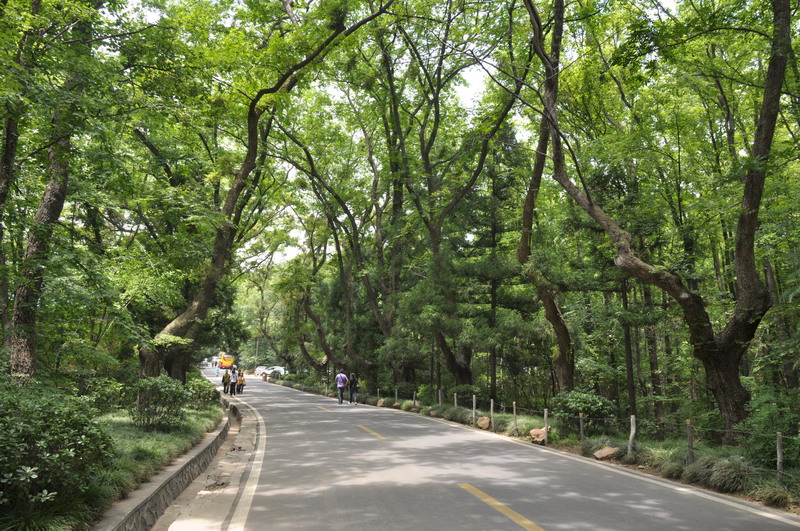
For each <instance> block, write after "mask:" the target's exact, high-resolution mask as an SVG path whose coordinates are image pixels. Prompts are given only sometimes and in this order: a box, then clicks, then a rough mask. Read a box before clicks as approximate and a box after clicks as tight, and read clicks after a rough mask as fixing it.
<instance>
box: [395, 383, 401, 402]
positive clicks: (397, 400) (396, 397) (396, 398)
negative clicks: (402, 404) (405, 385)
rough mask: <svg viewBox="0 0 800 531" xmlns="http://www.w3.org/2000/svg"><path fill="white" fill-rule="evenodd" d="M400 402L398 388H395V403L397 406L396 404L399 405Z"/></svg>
mask: <svg viewBox="0 0 800 531" xmlns="http://www.w3.org/2000/svg"><path fill="white" fill-rule="evenodd" d="M399 401H400V400H399V398H398V396H397V387H395V388H394V402H395V404H396V403H397V402H399Z"/></svg>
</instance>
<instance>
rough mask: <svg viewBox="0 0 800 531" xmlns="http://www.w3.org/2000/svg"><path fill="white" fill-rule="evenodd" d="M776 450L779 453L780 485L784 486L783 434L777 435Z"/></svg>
mask: <svg viewBox="0 0 800 531" xmlns="http://www.w3.org/2000/svg"><path fill="white" fill-rule="evenodd" d="M777 435H778V438H777V441H776V449H777V451H778V463H777V466H778V483H779V484H783V433H781V432H778V433H777Z"/></svg>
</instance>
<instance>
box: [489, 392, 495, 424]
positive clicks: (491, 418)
mask: <svg viewBox="0 0 800 531" xmlns="http://www.w3.org/2000/svg"><path fill="white" fill-rule="evenodd" d="M489 426H490V427H491V429H492V431H494V398H492V399H491V400H489Z"/></svg>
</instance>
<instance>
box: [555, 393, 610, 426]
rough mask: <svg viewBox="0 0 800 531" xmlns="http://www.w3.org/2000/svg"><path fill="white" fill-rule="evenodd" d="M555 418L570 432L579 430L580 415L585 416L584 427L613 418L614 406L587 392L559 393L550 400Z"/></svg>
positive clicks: (608, 401) (602, 398)
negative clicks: (600, 420) (599, 420)
mask: <svg viewBox="0 0 800 531" xmlns="http://www.w3.org/2000/svg"><path fill="white" fill-rule="evenodd" d="M550 408H551V409H552V412H553V417H554V418H555V419H556V420H557V421H559V422H560V423H561V425H562V427H564V428H567V429H568V430H569V431H575V430H578V427H579V421H578V418H579V417H580V414H581V413H583V415H584V419H585V420H584V426H585V427H591V426H593V425H594V424H597V422H598V419H603V418H606V417H609V416H611V414H612V412H613V411H614V404H612V403H611V401H610V400H608V399H607V398H605V397H602V396H599V395H596V394H595V393H590V392H585V391H570V392H568V393H559V394H557V395H556V396H554V397H553V398H552V400H550Z"/></svg>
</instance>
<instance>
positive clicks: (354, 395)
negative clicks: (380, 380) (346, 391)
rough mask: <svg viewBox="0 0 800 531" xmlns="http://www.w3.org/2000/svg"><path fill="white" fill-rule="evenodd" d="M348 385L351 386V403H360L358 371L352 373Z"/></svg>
mask: <svg viewBox="0 0 800 531" xmlns="http://www.w3.org/2000/svg"><path fill="white" fill-rule="evenodd" d="M347 386H348V387H349V388H350V403H351V404H358V378H357V377H356V373H354V372H351V373H350V378H349V379H348V384H347Z"/></svg>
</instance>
